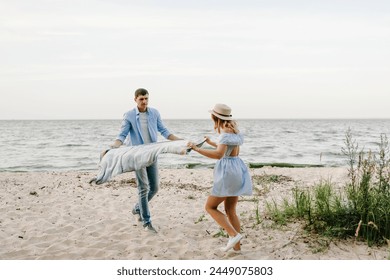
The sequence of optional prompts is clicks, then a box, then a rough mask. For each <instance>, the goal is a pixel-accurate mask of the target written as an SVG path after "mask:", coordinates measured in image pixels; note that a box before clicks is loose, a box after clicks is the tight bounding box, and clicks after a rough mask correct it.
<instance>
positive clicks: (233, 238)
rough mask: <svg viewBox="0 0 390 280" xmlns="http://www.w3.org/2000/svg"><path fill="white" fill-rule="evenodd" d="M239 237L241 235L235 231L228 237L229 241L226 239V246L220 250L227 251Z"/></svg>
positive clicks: (238, 240)
mask: <svg viewBox="0 0 390 280" xmlns="http://www.w3.org/2000/svg"><path fill="white" fill-rule="evenodd" d="M241 239H242V235H241V234H239V233H237V235H236V236H233V237H231V238H229V241H228V243H227V245H226V247H224V248H223V249H222V250H223V251H225V252H227V251H229V250H230V249H231V248H233V247H234V245H236V244H237V243H238V242H240V240H241Z"/></svg>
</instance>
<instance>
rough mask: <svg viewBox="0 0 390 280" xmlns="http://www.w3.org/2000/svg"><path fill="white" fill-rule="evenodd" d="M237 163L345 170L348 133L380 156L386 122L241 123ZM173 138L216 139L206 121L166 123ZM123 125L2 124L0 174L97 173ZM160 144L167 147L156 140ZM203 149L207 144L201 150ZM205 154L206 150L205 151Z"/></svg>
mask: <svg viewBox="0 0 390 280" xmlns="http://www.w3.org/2000/svg"><path fill="white" fill-rule="evenodd" d="M237 121H238V124H239V129H240V131H241V132H242V133H243V134H244V137H245V142H244V145H243V146H242V147H241V150H240V157H241V158H242V159H243V160H244V162H245V163H247V164H248V165H250V166H262V164H265V165H273V164H287V165H307V166H329V167H331V166H347V164H348V157H347V156H346V155H345V154H344V153H343V147H346V145H345V140H346V133H347V132H348V131H350V133H351V134H352V137H353V140H354V141H355V142H356V144H357V145H358V147H359V150H363V151H372V152H374V153H376V152H377V151H379V144H380V142H381V137H383V136H386V137H387V136H389V135H390V119H242V120H237ZM164 124H165V125H166V127H168V129H169V130H170V131H171V132H172V133H173V134H175V135H177V136H179V137H181V138H184V139H187V140H190V141H193V142H197V141H201V140H202V139H203V138H204V136H209V137H211V138H212V139H213V140H216V139H217V137H218V135H217V134H216V132H215V131H214V129H213V123H212V121H211V120H209V119H202V120H178V119H175V120H173V119H172V120H164ZM120 125H121V120H0V149H1V153H0V172H4V171H11V172H29V171H95V170H98V164H99V155H100V152H101V151H102V150H104V149H106V148H107V147H108V146H109V145H110V144H112V143H113V141H114V140H115V138H116V136H117V134H118V132H119V129H120ZM159 141H165V139H164V138H162V137H160V138H159ZM205 145H207V144H205ZM205 148H206V147H205ZM158 161H159V166H160V168H170V169H179V168H211V167H212V166H213V165H214V164H215V160H213V159H209V158H205V157H203V156H200V155H199V154H197V153H196V152H191V153H189V154H188V155H184V156H182V155H173V154H164V155H160V156H159V159H158Z"/></svg>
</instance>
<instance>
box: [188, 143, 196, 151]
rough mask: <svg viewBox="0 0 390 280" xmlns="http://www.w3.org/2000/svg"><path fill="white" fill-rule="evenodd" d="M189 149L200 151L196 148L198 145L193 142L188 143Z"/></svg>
mask: <svg viewBox="0 0 390 280" xmlns="http://www.w3.org/2000/svg"><path fill="white" fill-rule="evenodd" d="M187 147H189V148H191V149H193V150H194V151H197V150H198V147H197V146H196V144H194V143H192V142H188V143H187Z"/></svg>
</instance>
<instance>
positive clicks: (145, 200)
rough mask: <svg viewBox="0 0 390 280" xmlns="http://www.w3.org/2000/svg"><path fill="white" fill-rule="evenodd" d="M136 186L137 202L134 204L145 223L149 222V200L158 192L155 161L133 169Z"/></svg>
mask: <svg viewBox="0 0 390 280" xmlns="http://www.w3.org/2000/svg"><path fill="white" fill-rule="evenodd" d="M135 174H136V178H137V187H138V203H137V204H136V205H135V206H134V209H135V211H136V212H137V213H140V215H141V218H142V221H143V223H144V225H145V224H147V223H150V222H151V218H150V211H149V201H150V200H152V198H153V196H154V195H155V194H156V193H157V192H158V183H159V182H158V166H157V162H155V163H153V164H152V165H151V166H149V167H145V168H142V169H140V170H137V171H135Z"/></svg>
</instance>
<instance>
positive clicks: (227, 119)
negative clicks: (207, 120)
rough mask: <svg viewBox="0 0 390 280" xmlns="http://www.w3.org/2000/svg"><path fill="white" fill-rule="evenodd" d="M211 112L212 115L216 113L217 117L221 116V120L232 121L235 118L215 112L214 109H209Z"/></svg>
mask: <svg viewBox="0 0 390 280" xmlns="http://www.w3.org/2000/svg"><path fill="white" fill-rule="evenodd" d="M209 113H211V114H212V115H214V116H216V117H217V118H220V119H221V120H224V121H232V120H233V117H227V116H223V115H220V114H218V113H217V112H215V111H214V110H209Z"/></svg>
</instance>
